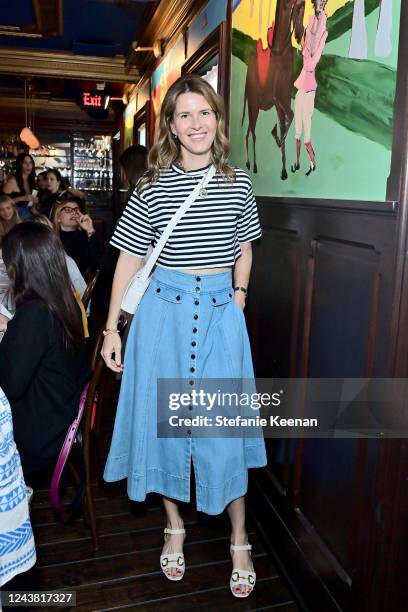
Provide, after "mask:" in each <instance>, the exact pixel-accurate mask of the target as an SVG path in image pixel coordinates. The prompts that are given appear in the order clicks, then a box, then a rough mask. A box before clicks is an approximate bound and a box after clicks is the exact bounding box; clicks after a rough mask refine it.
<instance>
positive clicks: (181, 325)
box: [104, 267, 267, 514]
mask: <svg viewBox="0 0 408 612" xmlns="http://www.w3.org/2000/svg"><path fill="white" fill-rule="evenodd" d="M233 295H234V292H233V290H232V273H231V272H230V271H229V272H221V273H215V274H206V275H202V276H198V275H196V274H191V273H186V272H180V271H175V270H172V269H168V268H162V267H157V268H156V270H155V272H154V274H153V277H152V280H151V283H150V285H149V287H148V289H147V291H146V293H145V295H144V296H143V298H142V301H141V303H140V305H139V307H138V309H137V312H136V314H135V316H134V317H133V321H132V324H131V327H130V331H129V336H128V339H127V344H126V351H125V357H124V372H123V377H122V384H121V390H120V396H119V402H118V408H117V413H116V420H115V426H114V431H113V437H112V443H111V448H110V452H109V456H108V459H107V463H106V467H105V472H104V479H105V480H106V481H107V482H113V481H117V480H122V479H124V478H127V491H128V495H129V498H130V499H132V500H135V501H144V500H145V498H146V494H147V493H150V492H156V493H159V494H162V495H164V496H166V497H169V498H171V499H175V500H180V501H183V502H188V501H190V469H191V465H193V469H194V476H195V483H196V504H197V510H199V511H202V512H205V513H207V514H220V513H221V512H222V511H223V510H224V508H225V507H226V506H227V505H228V504H229V503H230V502H231V501H233V500H234V499H237V498H238V497H240V496H242V495H245V493H246V491H247V486H248V468H252V467H263V466H265V465H266V463H267V460H266V452H265V443H264V439H263V436H262V433H260V435H258V436H255V437H254V436H253V437H194V436H190V437H188V436H187V437H167V438H161V437H158V436H157V379H160V378H171V379H192V380H195V381H199V380H200V379H202V378H205V379H214V378H217V379H219V378H234V379H241V378H245V379H251V378H253V375H254V374H253V366H252V358H251V349H250V345H249V339H248V334H247V330H246V324H245V318H244V314H243V312H242V310H241V308H240V306H239V305H238V304H236V303H235V301H234V297H233Z"/></svg>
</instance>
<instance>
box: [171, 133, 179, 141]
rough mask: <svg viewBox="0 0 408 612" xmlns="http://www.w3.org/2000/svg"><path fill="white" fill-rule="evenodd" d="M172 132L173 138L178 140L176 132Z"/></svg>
mask: <svg viewBox="0 0 408 612" xmlns="http://www.w3.org/2000/svg"><path fill="white" fill-rule="evenodd" d="M172 134H173V136H174V138H175V139H176V140H178V136H177V134H176V133H175V132H172Z"/></svg>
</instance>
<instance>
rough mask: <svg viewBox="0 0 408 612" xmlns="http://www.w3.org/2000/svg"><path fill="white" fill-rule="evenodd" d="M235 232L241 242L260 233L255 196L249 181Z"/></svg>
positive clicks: (257, 236)
mask: <svg viewBox="0 0 408 612" xmlns="http://www.w3.org/2000/svg"><path fill="white" fill-rule="evenodd" d="M237 234H238V241H239V242H240V243H241V244H242V243H244V242H251V241H252V240H256V239H257V238H260V237H261V235H262V231H261V226H260V223H259V217H258V210H257V207H256V201H255V196H254V192H253V191H252V185H251V183H250V182H249V184H248V192H247V196H246V199H245V207H244V210H243V212H242V214H241V216H240V217H239V218H238V223H237Z"/></svg>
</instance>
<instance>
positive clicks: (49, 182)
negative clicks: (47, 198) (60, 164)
mask: <svg viewBox="0 0 408 612" xmlns="http://www.w3.org/2000/svg"><path fill="white" fill-rule="evenodd" d="M60 184H61V181H59V180H58V179H57V177H56V176H55V174H54V173H53V172H50V173H49V174H47V179H46V186H47V189H48V191H50V192H51V193H58V190H59V186H60Z"/></svg>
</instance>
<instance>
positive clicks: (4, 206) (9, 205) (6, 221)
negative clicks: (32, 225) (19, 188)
mask: <svg viewBox="0 0 408 612" xmlns="http://www.w3.org/2000/svg"><path fill="white" fill-rule="evenodd" d="M20 221H21V219H20V217H19V214H18V212H17V207H16V205H15V204H14V200H13V199H12V198H11V197H10V196H8V195H0V241H1V239H2V237H3V236H5V235H6V234H7V232H9V231H10V230H11V229H12V228H13V227H14V226H15V225H16V224H17V223H20Z"/></svg>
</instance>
